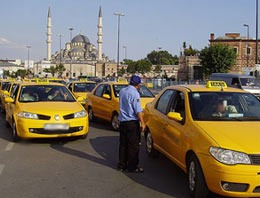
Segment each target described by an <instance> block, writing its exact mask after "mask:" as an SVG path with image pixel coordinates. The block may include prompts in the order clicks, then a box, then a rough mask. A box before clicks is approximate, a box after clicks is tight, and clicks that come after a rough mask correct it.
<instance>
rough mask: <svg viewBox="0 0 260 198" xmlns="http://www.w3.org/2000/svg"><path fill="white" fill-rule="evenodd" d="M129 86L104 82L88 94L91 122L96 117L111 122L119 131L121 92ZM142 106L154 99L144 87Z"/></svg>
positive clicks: (140, 90) (87, 104) (87, 103)
mask: <svg viewBox="0 0 260 198" xmlns="http://www.w3.org/2000/svg"><path fill="white" fill-rule="evenodd" d="M127 86H128V83H126V82H104V83H100V84H98V85H97V87H96V88H95V89H94V90H93V91H92V92H91V93H89V94H88V97H87V102H86V107H87V110H88V114H89V120H90V121H93V120H94V119H95V118H96V117H97V118H101V119H104V120H107V121H110V122H111V124H112V128H113V129H114V130H118V129H119V120H118V115H119V92H120V90H121V89H123V88H125V87H127ZM139 93H140V97H141V105H142V107H143V108H144V107H145V105H146V104H147V103H149V102H152V101H153V99H154V95H153V93H152V92H151V91H150V90H149V89H148V88H147V87H145V86H144V85H141V87H140V89H139Z"/></svg>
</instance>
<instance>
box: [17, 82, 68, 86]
mask: <svg viewBox="0 0 260 198" xmlns="http://www.w3.org/2000/svg"><path fill="white" fill-rule="evenodd" d="M21 85H57V86H64V87H66V86H65V85H63V84H60V83H55V82H53V83H52V82H51V83H50V82H43V83H35V82H22V83H21Z"/></svg>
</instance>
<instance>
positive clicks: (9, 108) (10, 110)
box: [6, 84, 19, 124]
mask: <svg viewBox="0 0 260 198" xmlns="http://www.w3.org/2000/svg"><path fill="white" fill-rule="evenodd" d="M18 91H19V84H16V85H15V87H14V88H13V90H12V92H11V95H10V97H11V98H12V99H13V100H14V102H13V103H7V104H6V119H7V120H8V122H9V123H10V124H12V123H11V122H12V116H13V112H14V109H15V107H16V103H17V95H18Z"/></svg>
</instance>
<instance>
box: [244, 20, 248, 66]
mask: <svg viewBox="0 0 260 198" xmlns="http://www.w3.org/2000/svg"><path fill="white" fill-rule="evenodd" d="M244 27H246V28H247V38H246V66H247V67H248V62H249V60H248V59H249V53H248V40H249V25H248V24H244Z"/></svg>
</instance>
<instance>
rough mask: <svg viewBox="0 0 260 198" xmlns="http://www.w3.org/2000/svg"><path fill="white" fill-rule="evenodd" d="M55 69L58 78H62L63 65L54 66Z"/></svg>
mask: <svg viewBox="0 0 260 198" xmlns="http://www.w3.org/2000/svg"><path fill="white" fill-rule="evenodd" d="M55 69H56V72H57V73H58V76H59V77H62V74H63V72H64V71H65V70H66V69H65V67H64V65H63V64H58V65H56V68H55Z"/></svg>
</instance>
